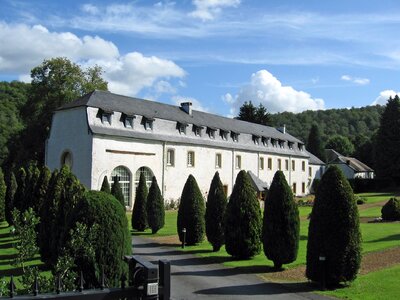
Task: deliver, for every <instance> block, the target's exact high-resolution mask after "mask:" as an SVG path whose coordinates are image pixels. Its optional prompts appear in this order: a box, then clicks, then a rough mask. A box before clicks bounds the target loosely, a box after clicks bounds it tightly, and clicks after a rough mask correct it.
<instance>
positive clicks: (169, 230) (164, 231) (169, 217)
mask: <svg viewBox="0 0 400 300" xmlns="http://www.w3.org/2000/svg"><path fill="white" fill-rule="evenodd" d="M177 214H178V211H176V210H167V211H166V212H165V225H164V227H163V228H161V229H160V230H159V231H158V232H157V233H156V234H151V229H146V230H145V231H144V232H138V231H134V230H132V225H131V219H132V213H130V212H128V213H127V214H126V216H127V217H128V222H129V228H130V229H131V232H132V234H133V235H140V236H148V237H157V236H169V235H176V217H177Z"/></svg>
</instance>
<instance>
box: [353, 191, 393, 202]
mask: <svg viewBox="0 0 400 300" xmlns="http://www.w3.org/2000/svg"><path fill="white" fill-rule="evenodd" d="M357 195H358V196H360V197H363V198H366V199H367V203H376V202H382V201H384V202H387V201H388V200H389V199H390V198H392V197H395V196H396V195H398V193H361V194H357Z"/></svg>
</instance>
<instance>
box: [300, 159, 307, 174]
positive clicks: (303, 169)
mask: <svg viewBox="0 0 400 300" xmlns="http://www.w3.org/2000/svg"><path fill="white" fill-rule="evenodd" d="M301 170H302V171H303V172H305V171H306V162H305V161H304V160H303V161H302V162H301Z"/></svg>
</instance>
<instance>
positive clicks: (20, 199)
mask: <svg viewBox="0 0 400 300" xmlns="http://www.w3.org/2000/svg"><path fill="white" fill-rule="evenodd" d="M16 179H17V190H16V191H15V194H14V207H15V208H16V209H18V210H19V211H20V212H22V210H23V207H24V201H25V190H26V172H25V169H24V168H20V169H19V170H18V173H17V176H16Z"/></svg>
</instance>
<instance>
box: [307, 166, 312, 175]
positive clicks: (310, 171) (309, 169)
mask: <svg viewBox="0 0 400 300" xmlns="http://www.w3.org/2000/svg"><path fill="white" fill-rule="evenodd" d="M308 176H309V177H312V168H311V167H308Z"/></svg>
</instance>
